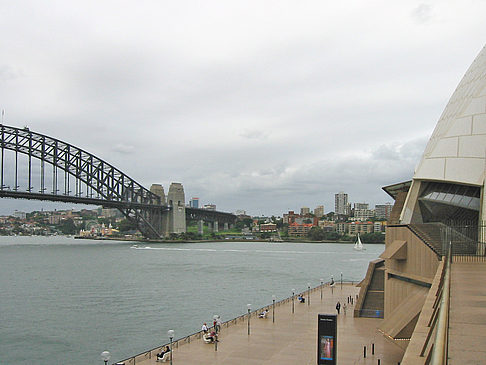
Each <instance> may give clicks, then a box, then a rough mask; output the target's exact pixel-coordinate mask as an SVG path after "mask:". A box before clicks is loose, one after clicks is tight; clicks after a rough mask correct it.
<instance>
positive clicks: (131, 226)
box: [118, 219, 138, 232]
mask: <svg viewBox="0 0 486 365" xmlns="http://www.w3.org/2000/svg"><path fill="white" fill-rule="evenodd" d="M136 229H138V227H137V224H136V223H135V222H132V221H129V220H128V219H123V220H121V221H120V223H118V230H119V231H120V232H128V231H133V230H136Z"/></svg>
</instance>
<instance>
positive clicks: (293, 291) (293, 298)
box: [292, 289, 295, 314]
mask: <svg viewBox="0 0 486 365" xmlns="http://www.w3.org/2000/svg"><path fill="white" fill-rule="evenodd" d="M294 300H295V289H292V314H294Z"/></svg>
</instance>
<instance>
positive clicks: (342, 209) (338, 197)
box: [334, 191, 349, 215]
mask: <svg viewBox="0 0 486 365" xmlns="http://www.w3.org/2000/svg"><path fill="white" fill-rule="evenodd" d="M347 207H348V194H346V193H345V192H343V191H341V192H339V193H337V194H335V195H334V212H335V213H336V214H343V215H344V214H346V215H347V214H349V211H348V208H347Z"/></svg>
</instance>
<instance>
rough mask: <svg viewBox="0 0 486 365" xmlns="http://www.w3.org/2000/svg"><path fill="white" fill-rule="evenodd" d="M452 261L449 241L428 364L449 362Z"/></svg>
mask: <svg viewBox="0 0 486 365" xmlns="http://www.w3.org/2000/svg"><path fill="white" fill-rule="evenodd" d="M451 261H452V243H449V247H448V250H447V256H446V262H445V265H444V276H443V280H442V286H441V293H440V304H439V307H438V308H439V311H438V313H437V320H436V329H435V331H436V332H435V339H434V346H433V347H432V349H431V353H430V362H426V364H431V365H444V364H447V353H448V347H449V346H448V340H449V304H450V290H451Z"/></svg>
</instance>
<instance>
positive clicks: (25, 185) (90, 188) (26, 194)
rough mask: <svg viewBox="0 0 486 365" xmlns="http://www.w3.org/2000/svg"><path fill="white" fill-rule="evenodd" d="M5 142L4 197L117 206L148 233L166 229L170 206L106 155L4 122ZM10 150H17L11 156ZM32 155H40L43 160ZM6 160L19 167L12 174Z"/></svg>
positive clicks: (0, 190) (0, 135)
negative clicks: (106, 158)
mask: <svg viewBox="0 0 486 365" xmlns="http://www.w3.org/2000/svg"><path fill="white" fill-rule="evenodd" d="M0 146H1V168H0V170H1V171H0V180H1V181H0V197H7V198H21V199H34V200H48V201H59V202H72V203H81V204H94V205H102V206H104V207H111V208H117V209H118V210H120V211H121V212H122V213H123V215H124V216H125V217H126V218H127V219H129V220H130V221H132V222H135V223H136V224H137V226H138V228H139V229H140V231H141V232H142V234H143V235H144V236H145V237H149V238H160V237H161V236H162V235H163V232H162V228H161V227H162V215H163V214H165V213H167V212H168V211H169V210H170V209H171V207H169V206H168V205H166V204H164V203H163V200H162V198H161V197H160V196H158V195H156V194H154V193H152V192H151V191H150V190H147V189H146V188H144V187H143V186H142V185H141V184H139V183H137V182H136V181H135V180H133V179H132V178H130V177H129V176H127V175H126V174H124V173H123V172H122V171H120V170H118V169H117V168H116V167H114V166H113V165H111V164H109V163H107V162H106V161H103V160H102V159H100V158H98V157H96V156H94V155H93V154H91V153H89V152H87V151H84V150H82V149H80V148H78V147H75V146H73V145H71V144H69V143H66V142H63V141H60V140H58V139H56V138H52V137H48V136H46V135H43V134H40V133H35V132H32V131H30V130H29V128H27V127H25V128H22V129H21V128H15V127H10V126H5V125H0ZM6 151H12V152H13V153H11V154H13V156H9V157H10V159H9V160H8V161H7V156H6V155H7V153H6ZM33 160H38V161H40V165H36V164H34V163H33ZM7 162H9V163H10V164H11V165H13V169H14V173H13V174H12V175H8V176H6V175H5V167H6V164H7ZM9 171H10V170H9ZM19 172H21V173H20V174H19ZM7 178H9V181H8V182H7ZM34 180H35V181H34ZM8 183H10V184H8ZM34 185H37V187H38V189H39V190H37V189H36V188H35V187H34Z"/></svg>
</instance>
